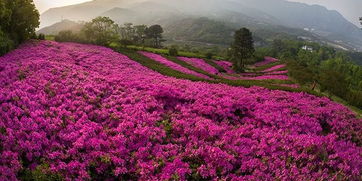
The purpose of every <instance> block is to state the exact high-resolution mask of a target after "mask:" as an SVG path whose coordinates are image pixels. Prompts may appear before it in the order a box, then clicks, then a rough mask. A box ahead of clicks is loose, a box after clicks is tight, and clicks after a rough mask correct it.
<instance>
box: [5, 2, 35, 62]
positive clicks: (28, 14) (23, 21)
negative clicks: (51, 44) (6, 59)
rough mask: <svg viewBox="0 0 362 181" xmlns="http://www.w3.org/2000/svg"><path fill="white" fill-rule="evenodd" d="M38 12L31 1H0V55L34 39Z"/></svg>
mask: <svg viewBox="0 0 362 181" xmlns="http://www.w3.org/2000/svg"><path fill="white" fill-rule="evenodd" d="M39 24H40V23H39V12H38V10H37V9H36V8H35V5H34V2H33V0H1V1H0V40H1V41H0V55H1V54H4V53H6V52H7V51H9V50H10V49H12V48H14V47H15V46H16V45H18V44H20V43H22V42H24V41H25V40H27V39H29V38H32V37H35V29H36V28H37V27H39Z"/></svg>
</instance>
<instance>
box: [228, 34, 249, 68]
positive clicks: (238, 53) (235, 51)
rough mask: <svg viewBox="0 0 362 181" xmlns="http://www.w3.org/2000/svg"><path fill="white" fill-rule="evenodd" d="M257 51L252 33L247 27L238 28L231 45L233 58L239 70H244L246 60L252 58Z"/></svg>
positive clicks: (235, 66)
mask: <svg viewBox="0 0 362 181" xmlns="http://www.w3.org/2000/svg"><path fill="white" fill-rule="evenodd" d="M254 52H255V49H254V41H253V36H252V33H251V32H250V30H249V29H247V28H241V29H240V30H237V31H236V32H235V35H234V42H233V44H232V45H231V59H232V60H233V61H234V69H235V71H237V72H241V71H243V70H244V67H245V63H246V60H250V58H252V56H253V54H254Z"/></svg>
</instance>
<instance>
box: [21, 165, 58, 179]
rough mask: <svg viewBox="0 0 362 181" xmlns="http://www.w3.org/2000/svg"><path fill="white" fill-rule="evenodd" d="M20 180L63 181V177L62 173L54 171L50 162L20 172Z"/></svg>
mask: <svg viewBox="0 0 362 181" xmlns="http://www.w3.org/2000/svg"><path fill="white" fill-rule="evenodd" d="M19 178H20V180H24V181H34V180H35V181H61V180H63V177H62V176H61V175H60V174H57V173H52V172H51V171H50V168H49V165H48V164H45V163H43V164H41V165H39V166H37V167H36V168H35V169H34V170H30V169H25V170H23V171H21V172H20V174H19Z"/></svg>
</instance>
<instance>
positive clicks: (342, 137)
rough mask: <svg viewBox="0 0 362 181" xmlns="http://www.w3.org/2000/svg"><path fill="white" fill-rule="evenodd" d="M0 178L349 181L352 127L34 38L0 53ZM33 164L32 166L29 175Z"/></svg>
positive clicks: (309, 107)
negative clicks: (17, 47) (19, 46)
mask: <svg viewBox="0 0 362 181" xmlns="http://www.w3.org/2000/svg"><path fill="white" fill-rule="evenodd" d="M0 116H1V117H0V180H16V179H19V176H21V175H22V174H23V173H24V171H26V170H28V171H33V172H34V170H35V171H37V172H36V173H37V174H39V170H40V173H44V174H47V176H49V178H52V177H50V176H54V175H58V176H60V177H62V178H65V179H66V180H76V179H78V180H90V179H93V180H107V179H108V180H171V179H175V180H186V179H187V180H201V179H211V180H217V179H220V180H337V179H340V180H360V179H361V174H362V173H361V170H362V161H361V160H362V148H361V145H362V138H361V135H362V120H359V119H357V118H356V116H355V115H354V114H353V113H352V112H350V111H349V110H348V109H347V108H346V107H344V106H341V105H339V104H336V103H334V102H331V101H330V100H328V99H327V98H319V97H315V96H312V95H308V94H306V93H290V92H285V91H271V90H268V89H264V88H260V87H251V88H238V87H231V86H227V85H223V84H208V83H202V82H191V81H188V80H178V79H175V78H170V77H166V76H162V75H160V74H159V73H157V72H153V71H151V70H149V69H147V68H145V67H142V66H141V65H140V64H138V63H136V62H134V61H132V60H130V59H129V58H127V57H126V56H123V55H121V54H119V53H116V52H113V51H112V50H110V49H107V48H102V47H98V46H91V45H80V44H72V43H55V42H47V41H42V42H40V43H28V44H25V45H23V46H22V47H21V48H19V49H18V50H15V51H13V52H12V53H10V54H8V55H6V56H4V57H0ZM40 168H43V169H40Z"/></svg>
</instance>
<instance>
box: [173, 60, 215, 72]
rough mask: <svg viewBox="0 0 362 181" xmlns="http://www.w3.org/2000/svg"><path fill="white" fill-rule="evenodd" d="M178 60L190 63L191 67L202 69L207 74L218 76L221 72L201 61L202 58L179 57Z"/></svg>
mask: <svg viewBox="0 0 362 181" xmlns="http://www.w3.org/2000/svg"><path fill="white" fill-rule="evenodd" d="M178 59H180V60H182V61H185V62H187V63H189V64H190V65H192V66H194V67H197V68H199V69H202V70H204V71H206V72H207V73H210V74H218V73H219V71H218V70H217V69H216V68H215V67H213V66H211V65H209V64H208V63H206V62H205V61H204V60H203V59H200V58H188V57H178Z"/></svg>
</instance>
